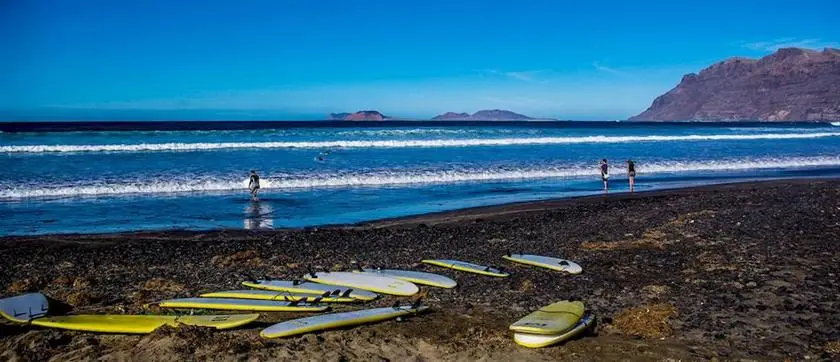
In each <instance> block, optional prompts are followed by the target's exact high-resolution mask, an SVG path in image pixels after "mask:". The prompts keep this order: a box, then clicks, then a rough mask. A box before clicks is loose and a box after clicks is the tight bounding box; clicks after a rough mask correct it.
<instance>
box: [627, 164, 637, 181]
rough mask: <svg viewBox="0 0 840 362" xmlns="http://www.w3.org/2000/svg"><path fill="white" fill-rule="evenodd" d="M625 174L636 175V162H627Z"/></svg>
mask: <svg viewBox="0 0 840 362" xmlns="http://www.w3.org/2000/svg"><path fill="white" fill-rule="evenodd" d="M627 176H630V177H636V163H635V162H633V161H629V162H627Z"/></svg>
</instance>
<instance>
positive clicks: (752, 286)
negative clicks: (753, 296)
mask: <svg viewBox="0 0 840 362" xmlns="http://www.w3.org/2000/svg"><path fill="white" fill-rule="evenodd" d="M757 286H758V284H756V282H748V283H747V288H755V287H757Z"/></svg>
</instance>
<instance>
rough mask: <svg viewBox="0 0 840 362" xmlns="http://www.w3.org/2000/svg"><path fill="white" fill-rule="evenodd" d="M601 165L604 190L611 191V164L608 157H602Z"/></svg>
mask: <svg viewBox="0 0 840 362" xmlns="http://www.w3.org/2000/svg"><path fill="white" fill-rule="evenodd" d="M599 166H600V168H601V180H603V181H604V191H609V189H610V188H609V185H608V181H609V179H610V165H609V164H608V163H607V159H606V158H603V159H601V162H600V164H599Z"/></svg>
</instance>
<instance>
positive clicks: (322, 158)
mask: <svg viewBox="0 0 840 362" xmlns="http://www.w3.org/2000/svg"><path fill="white" fill-rule="evenodd" d="M329 154H330V150H326V151H322V152H321V153H319V154H318V156H317V157H315V161H318V162H324V161H325V160H326V159H327V155H329Z"/></svg>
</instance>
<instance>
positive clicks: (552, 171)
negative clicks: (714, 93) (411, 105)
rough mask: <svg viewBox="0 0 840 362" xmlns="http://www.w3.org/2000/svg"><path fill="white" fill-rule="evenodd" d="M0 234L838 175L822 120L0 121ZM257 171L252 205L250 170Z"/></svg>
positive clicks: (293, 217)
mask: <svg viewBox="0 0 840 362" xmlns="http://www.w3.org/2000/svg"><path fill="white" fill-rule="evenodd" d="M0 129H2V130H3V132H2V133H0V235H24V234H44V233H87V232H114V231H128V230H162V229H193V230H199V229H214V228H246V229H271V228H283V227H302V226H315V225H325V224H343V223H355V222H361V221H367V220H374V219H380V218H388V217H398V216H406V215H413V214H421V213H427V212H434V211H442V210H451V209H457V208H464V207H472V206H481V205H492V204H500V203H507V202H515V201H527V200H539V199H548V198H559V197H572V196H581V195H591V194H599V193H602V192H603V191H602V188H603V184H602V183H601V180H600V174H599V169H598V162H599V161H600V160H601V159H602V158H606V159H608V160H609V163H610V165H611V169H610V176H611V177H610V192H612V193H615V192H626V191H627V190H628V183H627V177H626V168H627V166H626V160H628V159H632V160H633V161H635V163H636V171H637V178H636V190H637V191H644V190H653V189H661V188H673V187H683V186H691V185H702V184H712V183H721V182H733V181H740V180H758V179H773V178H789V177H824V176H838V175H840V127H837V126H835V125H832V124H829V123H808V124H796V123H784V124H782V123H779V124H776V123H773V124H767V123H747V124H740V123H738V124H734V123H665V124H661V123H656V124H654V123H627V122H495V123H493V122H480V123H476V122H397V121H394V122H378V123H377V122H362V123H357V122H294V123H284V122H249V123H244V122H240V123H238V122H224V123H215V122H205V123H196V122H168V123H149V122H140V123H107V122H103V123H60V124H52V125H49V124H35V123H32V124H25V123H24V124H0ZM252 169H255V170H257V172H258V174H259V175H260V177H261V182H260V184H261V186H262V189H261V192H260V195H259V201H258V202H254V201H252V200H251V199H250V196H249V194H248V190H247V179H248V172H249V171H250V170H252Z"/></svg>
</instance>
